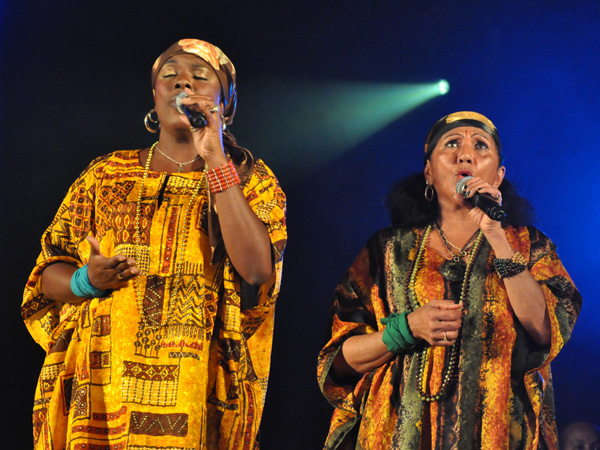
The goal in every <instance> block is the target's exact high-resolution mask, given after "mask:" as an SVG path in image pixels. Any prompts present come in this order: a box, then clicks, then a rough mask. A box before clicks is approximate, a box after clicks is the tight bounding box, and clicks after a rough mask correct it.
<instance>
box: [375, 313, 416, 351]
mask: <svg viewBox="0 0 600 450" xmlns="http://www.w3.org/2000/svg"><path fill="white" fill-rule="evenodd" d="M407 315H408V312H403V313H402V314H398V313H392V314H390V315H389V316H388V317H384V318H383V319H379V321H380V322H381V324H382V325H385V330H383V336H382V337H381V340H382V341H383V343H384V344H385V346H386V347H387V349H388V351H389V352H390V353H395V354H396V353H402V352H403V351H406V350H410V349H411V348H413V347H414V346H415V345H417V343H418V342H419V340H418V339H416V338H415V337H414V336H413V334H412V333H411V331H410V327H409V326H408V320H407V319H406V316H407Z"/></svg>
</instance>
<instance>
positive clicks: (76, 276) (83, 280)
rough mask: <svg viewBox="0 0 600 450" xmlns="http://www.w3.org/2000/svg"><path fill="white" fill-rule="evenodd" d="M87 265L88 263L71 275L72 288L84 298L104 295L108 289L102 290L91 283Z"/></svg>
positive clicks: (77, 294) (78, 295) (74, 292)
mask: <svg viewBox="0 0 600 450" xmlns="http://www.w3.org/2000/svg"><path fill="white" fill-rule="evenodd" d="M87 267H88V266H87V264H86V265H85V266H82V267H80V268H79V269H77V270H76V271H75V273H73V276H72V277H71V290H72V291H73V294H75V295H76V296H77V297H82V298H94V297H104V296H105V295H106V293H107V292H108V290H106V291H103V290H100V289H98V288H96V287H94V285H93V284H92V283H90V279H89V277H88V271H87Z"/></svg>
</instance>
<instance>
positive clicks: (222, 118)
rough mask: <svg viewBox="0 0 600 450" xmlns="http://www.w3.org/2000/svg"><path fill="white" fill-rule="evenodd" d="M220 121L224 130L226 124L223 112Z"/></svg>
mask: <svg viewBox="0 0 600 450" xmlns="http://www.w3.org/2000/svg"><path fill="white" fill-rule="evenodd" d="M221 122H223V131H225V130H226V129H227V124H226V123H225V116H223V114H221Z"/></svg>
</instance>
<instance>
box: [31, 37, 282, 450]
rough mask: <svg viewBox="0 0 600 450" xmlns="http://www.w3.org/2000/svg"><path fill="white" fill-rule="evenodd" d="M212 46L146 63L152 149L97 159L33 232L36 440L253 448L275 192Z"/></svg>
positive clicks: (277, 229) (278, 257) (278, 254)
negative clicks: (39, 357)
mask: <svg viewBox="0 0 600 450" xmlns="http://www.w3.org/2000/svg"><path fill="white" fill-rule="evenodd" d="M235 80H236V73H235V69H234V66H233V64H232V63H231V61H230V60H229V59H228V58H227V56H226V55H225V54H224V53H223V52H222V51H221V50H220V49H219V48H217V47H215V46H213V45H212V44H209V43H208V42H204V41H200V40H196V39H182V40H180V41H178V42H176V43H175V44H173V45H172V46H170V47H169V48H168V49H167V50H166V51H165V52H164V53H162V54H161V55H160V57H159V58H158V59H157V60H156V62H155V64H154V66H153V68H152V88H153V94H154V108H153V109H152V110H151V111H150V112H149V113H148V115H147V116H146V119H145V123H146V126H147V128H148V129H149V130H150V131H153V132H157V133H158V141H157V142H156V143H155V144H154V145H152V146H151V147H150V148H144V149H139V150H125V151H115V152H113V153H110V154H107V155H105V156H102V157H99V158H97V159H95V160H94V161H93V162H92V163H91V164H90V165H89V166H88V167H87V168H86V169H85V170H84V171H83V173H82V174H81V175H80V176H79V178H77V180H76V181H75V182H74V183H73V185H72V186H71V188H70V189H69V192H68V193H67V195H66V197H65V199H64V201H63V203H62V204H61V206H60V208H59V210H58V212H57V214H56V216H55V218H54V220H53V221H52V223H51V225H50V226H49V228H48V229H47V231H46V232H45V233H44V235H43V237H42V251H41V253H40V256H39V257H38V260H37V263H36V266H35V268H34V270H33V271H32V273H31V276H30V278H29V280H28V283H27V286H26V289H25V293H24V300H23V305H22V316H23V318H24V320H25V323H26V324H27V326H28V328H29V330H30V332H31V334H32V336H33V337H34V339H35V340H36V341H37V342H38V343H39V344H40V345H41V346H42V347H43V348H44V349H45V350H46V352H47V356H46V359H45V361H44V366H43V368H42V372H41V375H40V378H39V383H38V386H37V389H36V394H35V403H34V413H33V427H34V441H35V448H36V449H42V448H43V449H54V450H59V449H72V450H75V449H111V450H116V449H135V450H143V449H151V448H152V449H156V448H164V449H167V448H168V449H241V448H249V449H254V448H258V441H257V432H258V429H259V425H260V419H261V413H262V410H263V405H264V400H265V393H266V387H267V381H268V377H269V366H270V352H271V340H272V335H273V320H274V315H273V314H274V305H275V300H276V298H277V295H278V292H279V287H280V282H281V267H282V257H283V251H284V248H285V244H286V237H287V235H286V228H285V195H284V193H283V192H282V190H281V188H280V186H279V184H278V182H277V179H276V178H275V176H274V175H273V173H272V172H271V170H270V169H269V168H268V167H267V166H266V165H265V164H264V163H263V162H262V161H261V160H259V159H254V158H253V156H252V155H251V153H250V152H249V151H248V150H246V149H244V148H242V147H240V146H239V145H238V144H237V142H236V140H235V138H234V137H233V135H232V134H231V133H230V131H229V129H228V126H229V125H230V124H231V122H232V120H233V116H234V114H235V109H236V99H237V91H236V82H235Z"/></svg>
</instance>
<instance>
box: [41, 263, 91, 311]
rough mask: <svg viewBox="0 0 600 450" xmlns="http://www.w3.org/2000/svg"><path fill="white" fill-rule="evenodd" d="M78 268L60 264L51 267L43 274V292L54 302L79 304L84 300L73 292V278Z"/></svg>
mask: <svg viewBox="0 0 600 450" xmlns="http://www.w3.org/2000/svg"><path fill="white" fill-rule="evenodd" d="M76 270H77V267H75V266H72V265H71V264H68V263H64V262H58V263H54V264H51V265H49V266H48V267H46V268H45V269H44V271H43V272H42V292H43V293H44V295H45V296H46V297H48V298H51V299H52V300H56V301H60V302H65V303H79V302H81V301H82V300H84V299H83V298H81V297H77V296H76V295H75V294H74V293H73V291H72V290H71V277H72V276H73V273H74V272H75V271H76Z"/></svg>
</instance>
